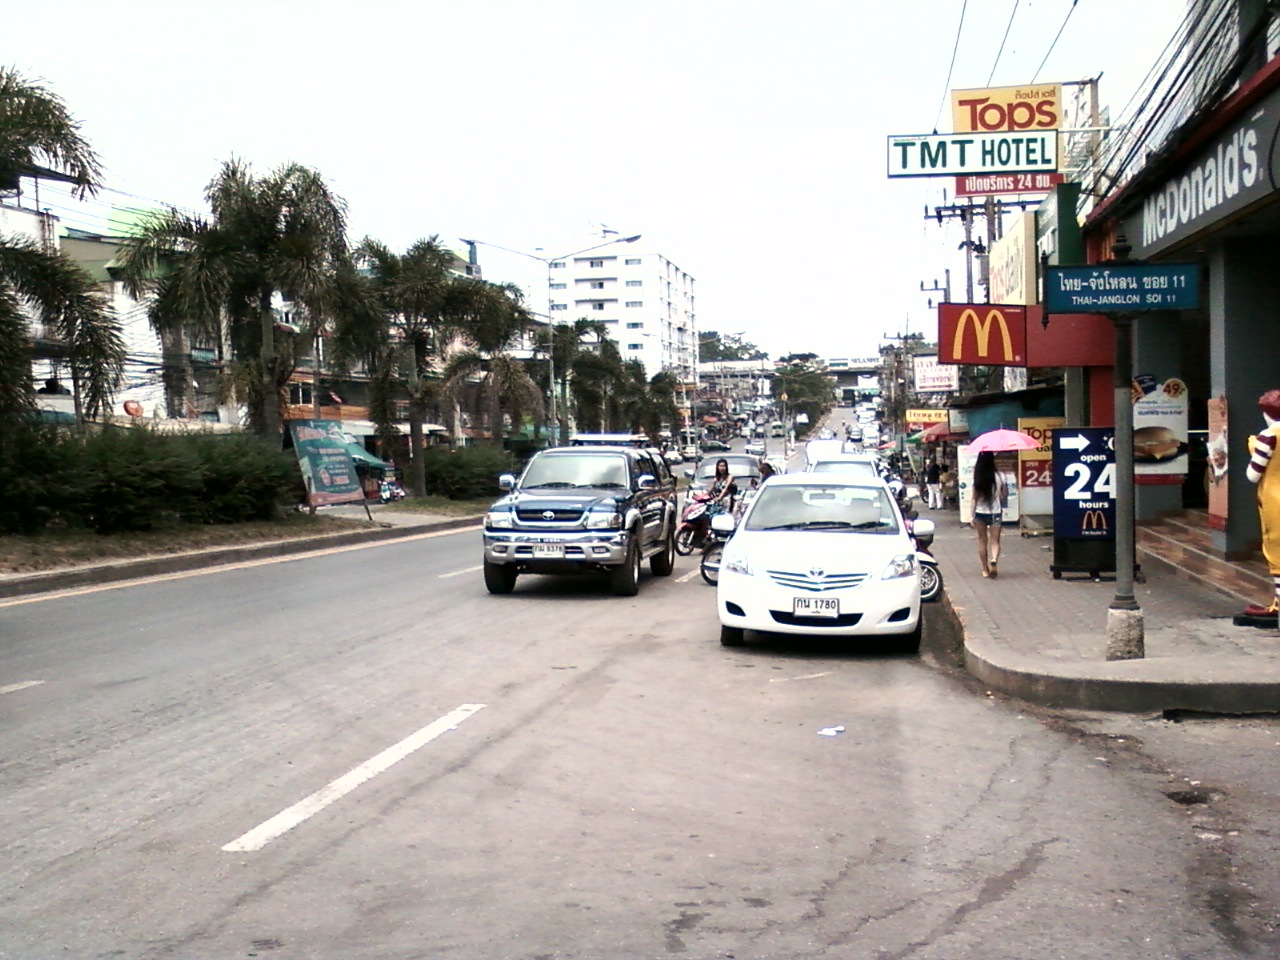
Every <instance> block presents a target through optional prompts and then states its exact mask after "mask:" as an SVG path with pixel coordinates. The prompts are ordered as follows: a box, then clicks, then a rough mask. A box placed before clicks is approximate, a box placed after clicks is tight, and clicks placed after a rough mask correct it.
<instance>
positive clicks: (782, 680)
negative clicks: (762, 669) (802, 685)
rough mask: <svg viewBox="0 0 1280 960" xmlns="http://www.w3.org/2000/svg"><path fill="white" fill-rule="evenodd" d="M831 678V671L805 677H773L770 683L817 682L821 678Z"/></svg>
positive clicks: (808, 674) (809, 674) (807, 674)
mask: <svg viewBox="0 0 1280 960" xmlns="http://www.w3.org/2000/svg"><path fill="white" fill-rule="evenodd" d="M829 676H831V671H830V670H823V671H822V672H821V673H806V674H805V675H804V676H803V677H773V678H771V679H770V680H769V682H770V683H790V682H791V681H792V680H817V679H818V678H819V677H829Z"/></svg>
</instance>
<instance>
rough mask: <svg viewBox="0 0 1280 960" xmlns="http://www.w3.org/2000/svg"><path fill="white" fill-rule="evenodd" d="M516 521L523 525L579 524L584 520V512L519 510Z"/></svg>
mask: <svg viewBox="0 0 1280 960" xmlns="http://www.w3.org/2000/svg"><path fill="white" fill-rule="evenodd" d="M516 519H517V520H518V521H520V522H521V523H549V524H556V525H564V524H577V523H579V522H580V521H581V520H582V511H581V510H578V509H573V510H517V511H516Z"/></svg>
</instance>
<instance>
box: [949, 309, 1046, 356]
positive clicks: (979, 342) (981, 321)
mask: <svg viewBox="0 0 1280 960" xmlns="http://www.w3.org/2000/svg"><path fill="white" fill-rule="evenodd" d="M1026 356H1027V308H1026V307H1022V306H1016V305H1009V304H998V303H943V304H939V306H938V362H939V363H972V364H985V365H987V366H997V367H1025V366H1026V365H1027V363H1026Z"/></svg>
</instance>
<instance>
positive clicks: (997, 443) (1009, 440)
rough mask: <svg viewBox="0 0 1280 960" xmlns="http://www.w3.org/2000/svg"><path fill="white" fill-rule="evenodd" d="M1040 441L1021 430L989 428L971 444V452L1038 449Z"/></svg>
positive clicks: (1005, 451) (969, 448)
mask: <svg viewBox="0 0 1280 960" xmlns="http://www.w3.org/2000/svg"><path fill="white" fill-rule="evenodd" d="M1038 449H1040V441H1039V440H1037V439H1036V438H1035V437H1032V436H1030V435H1028V434H1025V433H1023V432H1022V431H1021V430H988V431H987V432H986V433H984V434H981V435H980V436H978V437H975V438H974V439H973V442H972V443H970V444H969V447H968V450H969V452H970V453H1007V452H1008V451H1010V450H1038Z"/></svg>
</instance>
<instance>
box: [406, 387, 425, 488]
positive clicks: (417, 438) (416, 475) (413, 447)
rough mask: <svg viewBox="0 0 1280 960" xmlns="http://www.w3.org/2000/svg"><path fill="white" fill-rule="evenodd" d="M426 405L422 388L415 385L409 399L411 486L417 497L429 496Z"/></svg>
mask: <svg viewBox="0 0 1280 960" xmlns="http://www.w3.org/2000/svg"><path fill="white" fill-rule="evenodd" d="M426 406H427V405H426V403H424V402H423V399H422V388H421V387H420V386H418V385H417V384H415V385H414V392H413V396H411V397H410V398H409V456H410V457H412V459H411V460H410V462H409V486H410V488H411V491H412V493H413V495H414V496H415V497H425V496H426V495H427V465H426V462H425V461H424V460H423V454H424V453H425V448H424V446H423V443H422V422H423V421H424V420H425V419H426V412H427V411H426Z"/></svg>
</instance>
